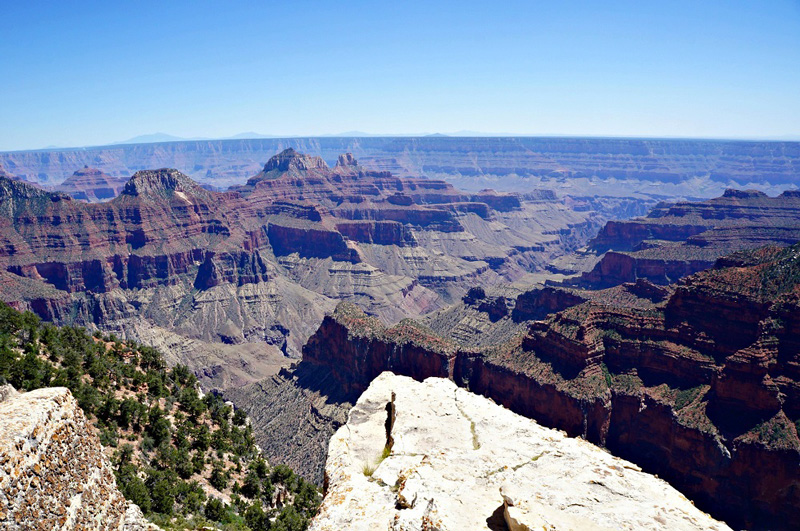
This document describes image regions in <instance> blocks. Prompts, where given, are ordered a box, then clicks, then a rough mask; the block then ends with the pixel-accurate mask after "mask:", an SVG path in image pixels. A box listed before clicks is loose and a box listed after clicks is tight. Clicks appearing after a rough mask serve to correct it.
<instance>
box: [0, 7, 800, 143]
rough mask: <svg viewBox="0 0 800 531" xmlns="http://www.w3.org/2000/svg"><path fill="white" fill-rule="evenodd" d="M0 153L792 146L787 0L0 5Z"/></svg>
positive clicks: (794, 60) (799, 62) (794, 80)
mask: <svg viewBox="0 0 800 531" xmlns="http://www.w3.org/2000/svg"><path fill="white" fill-rule="evenodd" d="M0 20H2V29H0V72H2V83H0V150H10V149H27V148H39V147H43V146H47V145H59V146H80V145H92V144H103V143H108V142H113V141H118V140H124V139H127V138H130V137H133V136H137V135H141V134H148V133H155V132H164V133H168V134H172V135H177V136H182V137H195V136H204V137H222V136H229V135H233V134H236V133H240V132H244V131H256V132H259V133H264V134H280V135H315V134H328V133H339V132H343V131H351V130H359V131H367V132H370V133H422V132H428V133H432V132H453V131H458V130H472V131H482V132H490V133H514V134H534V135H547V134H574V135H597V136H599V135H631V136H687V137H725V138H730V137H743V138H763V137H795V138H799V137H800V1H798V0H794V1H779V0H775V1H770V0H765V1H758V2H757V1H736V0H725V1H714V0H703V1H698V0H692V1H682V0H677V1H672V0H671V1H659V2H656V1H649V0H638V1H631V2H628V1H616V0H607V1H603V2H600V1H594V2H573V1H565V2H555V1H548V2H538V1H523V2H512V1H501V2H488V1H484V2H470V1H468V0H461V1H457V2H437V1H432V0H427V1H423V2H416V1H404V2H378V1H375V2H358V1H350V2H305V1H292V2H287V1H280V2H273V1H263V0H262V1H259V2H234V1H230V2H206V1H192V2H178V1H158V2H150V1H138V2H108V1H102V2H81V1H80V0H74V1H63V0H62V1H59V2H37V1H35V0H3V1H2V2H0Z"/></svg>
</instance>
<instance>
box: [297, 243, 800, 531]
mask: <svg viewBox="0 0 800 531" xmlns="http://www.w3.org/2000/svg"><path fill="white" fill-rule="evenodd" d="M798 257H800V248H798V246H793V247H790V248H788V249H785V250H780V249H778V248H770V249H765V250H762V251H757V252H751V253H749V254H740V255H735V256H733V257H730V258H728V259H726V261H725V262H723V263H721V264H720V265H719V267H718V268H715V269H712V270H710V271H707V272H703V273H700V274H696V275H694V276H691V277H689V278H688V279H686V280H685V281H684V282H682V283H681V284H680V285H678V286H672V287H669V288H660V287H658V286H654V285H652V284H648V283H645V282H643V281H640V282H637V283H636V284H628V285H624V286H619V287H616V288H612V289H609V290H604V291H599V292H584V293H583V294H584V295H585V296H586V298H587V299H589V300H587V301H586V302H583V303H581V304H577V305H575V306H572V307H570V308H568V309H566V310H564V311H561V312H559V313H557V314H555V315H552V316H550V317H548V318H547V319H546V320H544V321H539V322H535V323H533V325H531V327H530V329H529V331H528V333H527V334H526V335H525V336H524V337H518V338H514V339H512V340H510V341H509V342H508V343H506V344H504V345H493V346H491V347H489V348H485V349H481V350H476V349H470V348H467V347H464V346H463V345H460V344H458V343H456V342H454V341H451V340H447V339H443V338H442V337H439V336H437V335H436V334H434V333H433V332H432V331H431V330H429V329H426V328H425V327H422V326H420V325H418V324H416V323H413V322H408V321H405V322H403V323H400V324H399V325H397V326H395V327H391V328H386V327H384V326H382V325H381V324H380V323H379V322H377V321H375V320H373V319H370V318H368V317H367V316H366V315H364V314H363V313H361V312H359V311H358V310H357V309H355V308H353V307H347V306H341V307H340V308H338V309H337V312H336V313H335V314H334V315H333V316H331V317H328V318H326V319H325V320H324V321H323V324H322V326H321V327H320V329H319V330H318V332H317V333H316V334H315V335H314V336H312V337H311V339H310V340H309V342H308V344H307V345H306V347H305V348H304V361H303V363H304V364H306V363H308V364H311V365H315V366H318V367H325V368H326V369H327V372H328V374H329V375H330V377H332V378H334V379H335V380H337V381H338V382H339V385H340V386H341V388H342V389H344V390H346V391H348V392H350V393H352V394H358V393H360V392H363V391H364V390H366V389H367V388H368V387H369V385H370V382H371V381H372V380H373V379H374V378H376V377H377V376H378V375H379V374H380V373H381V372H383V371H386V370H389V371H393V372H395V373H398V374H403V375H407V376H411V377H413V378H415V379H417V380H422V379H425V378H428V377H443V378H449V379H451V380H453V381H455V382H456V383H457V384H459V385H460V386H463V387H465V388H467V389H469V390H471V391H473V392H476V393H479V394H483V395H485V396H487V397H489V398H491V399H493V400H495V401H496V402H498V403H500V404H503V405H505V406H506V407H509V408H510V409H511V410H513V411H515V412H517V413H520V414H522V415H525V416H526V417H529V418H533V419H536V420H537V421H539V422H541V423H542V424H544V425H547V426H552V427H556V428H559V429H562V430H565V431H566V432H567V433H568V434H569V435H571V436H581V437H584V438H586V439H588V440H589V441H592V442H595V443H597V444H601V445H604V446H606V447H607V448H608V449H610V450H611V451H612V452H613V453H614V454H615V455H619V456H621V457H624V458H626V459H630V460H631V461H633V462H635V463H637V464H638V465H640V466H642V467H643V468H644V469H645V470H646V471H648V472H651V473H657V474H658V475H659V477H662V478H665V479H667V480H668V481H669V482H670V483H671V484H673V485H674V486H675V487H677V488H678V489H680V490H681V491H682V492H684V493H685V494H687V495H689V496H690V497H691V498H692V499H693V500H694V501H695V502H696V503H697V504H698V506H699V507H701V508H702V509H704V510H707V511H709V512H710V513H711V514H712V515H715V516H717V517H718V518H722V519H725V520H726V521H729V522H730V523H732V524H734V525H736V526H745V527H770V528H786V527H787V522H791V521H795V519H797V518H799V517H800V497H798V495H797V492H799V491H800V468H799V467H798V464H797V463H798V462H800V437H798V433H797V428H796V422H797V421H798V420H799V419H800V393H798V391H797V389H798V388H800V385H799V384H798V381H800V370H798V366H800V363H799V362H798V359H797V358H798V355H800V354H798V353H800V342H799V341H798V340H797V335H796V334H797V331H798V330H800V326H798V319H797V318H796V316H797V315H800V298H798V293H799V292H800V291H798V290H800V287H798V282H799V281H800V280H799V279H800V258H798ZM730 264H736V265H735V266H730ZM485 298H486V296H485V294H482V293H477V290H476V291H475V293H471V299H474V300H475V301H479V300H483V299H485ZM765 471H768V472H765Z"/></svg>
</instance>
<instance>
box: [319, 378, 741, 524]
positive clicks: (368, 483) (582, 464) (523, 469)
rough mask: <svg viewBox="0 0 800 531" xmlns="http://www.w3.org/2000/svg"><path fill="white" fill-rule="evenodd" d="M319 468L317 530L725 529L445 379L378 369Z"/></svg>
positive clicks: (654, 484) (636, 473) (590, 448)
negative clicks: (322, 490)
mask: <svg viewBox="0 0 800 531" xmlns="http://www.w3.org/2000/svg"><path fill="white" fill-rule="evenodd" d="M391 404H393V406H392V405H391ZM387 405H388V406H387ZM392 413H393V415H392ZM392 416H393V418H394V421H393V423H392V422H391V418H392ZM387 419H390V420H387ZM387 428H391V430H390V433H389V434H388V435H390V437H389V438H388V439H387ZM387 440H388V443H387ZM389 447H391V448H390V452H389V450H388V448H389ZM385 448H386V449H387V452H388V456H387V457H385V458H383V459H382V454H384V449H385ZM325 472H326V485H327V491H326V495H325V499H324V501H323V503H322V507H321V509H320V512H319V514H318V515H317V517H316V518H315V519H314V521H313V522H312V525H311V528H310V529H311V530H312V531H325V530H331V531H332V530H340V529H350V530H356V531H357V530H365V531H366V530H381V529H386V530H392V531H401V530H402V531H410V530H422V529H425V530H434V529H438V530H463V529H492V528H495V529H497V528H503V527H504V526H508V528H509V529H511V530H513V531H516V530H528V529H546V530H572V529H574V530H585V529H631V530H632V529H636V530H639V529H674V530H680V529H686V530H689V529H692V530H696V529H713V530H720V531H721V530H725V529H729V528H728V527H727V526H726V525H725V524H723V523H721V522H718V521H716V520H714V519H712V518H711V517H709V516H708V515H707V514H705V513H703V512H702V511H700V510H698V509H696V508H695V507H694V505H693V504H692V503H691V502H690V501H689V500H687V499H686V498H685V497H684V496H683V495H682V494H680V493H679V492H678V491H676V490H675V489H674V488H672V487H671V486H670V485H668V484H667V483H666V482H665V481H663V480H660V479H658V478H656V477H654V476H652V475H649V474H645V473H643V472H642V471H641V469H639V467H637V466H636V465H634V464H632V463H630V462H628V461H625V460H623V459H619V458H617V457H614V456H612V455H610V454H609V453H607V452H606V451H604V450H602V449H601V448H598V447H597V446H594V445H592V444H590V443H588V442H586V441H584V440H581V439H573V438H569V437H567V436H566V435H564V434H563V432H560V431H557V430H552V429H548V428H544V427H542V426H539V425H538V424H537V423H536V422H534V421H532V420H530V419H527V418H524V417H521V416H519V415H517V414H515V413H512V412H511V411H509V410H507V409H505V408H504V407H502V406H499V405H497V404H495V403H494V402H492V401H490V400H488V399H486V398H484V397H481V396H478V395H474V394H472V393H469V392H468V391H465V390H463V389H460V388H458V387H456V385H455V384H454V383H453V382H451V381H449V380H445V379H441V378H429V379H427V380H425V381H424V382H423V383H420V382H416V381H414V380H412V379H411V378H407V377H404V376H396V375H394V374H392V373H389V372H385V373H383V374H381V375H380V376H379V377H378V378H376V379H375V380H374V381H373V382H372V384H371V385H370V387H369V389H367V391H366V392H364V394H363V395H362V396H361V398H360V399H359V400H358V403H357V404H356V405H355V407H353V409H352V410H351V411H350V415H349V419H348V422H347V424H345V425H344V426H342V427H341V428H340V429H339V430H338V431H337V432H336V434H335V435H334V437H333V438H332V439H331V441H330V446H329V449H328V460H327V464H326V468H325Z"/></svg>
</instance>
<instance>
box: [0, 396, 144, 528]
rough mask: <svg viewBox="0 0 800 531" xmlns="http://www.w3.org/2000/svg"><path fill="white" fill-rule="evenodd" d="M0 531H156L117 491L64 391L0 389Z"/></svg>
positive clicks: (91, 436)
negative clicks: (0, 529) (82, 530)
mask: <svg viewBox="0 0 800 531" xmlns="http://www.w3.org/2000/svg"><path fill="white" fill-rule="evenodd" d="M0 527H2V528H3V529H7V530H9V531H16V530H19V531H23V530H26V531H27V530H30V529H41V530H48V531H49V530H52V529H59V530H65V531H66V530H72V529H75V530H78V529H93V530H94V529H97V530H106V529H107V530H112V529H113V530H119V531H149V530H153V531H156V530H157V529H158V528H157V527H156V526H154V525H152V524H149V523H148V522H147V521H146V520H145V519H144V517H143V516H142V513H141V511H140V510H139V508H138V507H137V506H136V505H133V504H131V503H129V502H126V501H125V498H123V496H122V494H121V493H120V492H119V491H118V490H117V484H116V480H115V479H114V473H113V472H112V470H111V464H110V463H109V461H108V458H107V457H106V456H105V454H104V453H103V450H102V448H101V446H100V441H99V440H98V438H97V436H96V435H95V433H94V431H93V430H92V429H91V428H90V427H89V425H88V424H87V422H86V418H85V417H84V415H83V412H82V411H81V409H80V408H79V407H78V404H77V402H76V401H75V399H74V398H73V397H72V394H71V393H70V392H69V391H68V390H67V389H66V388H63V387H54V388H46V389H38V390H36V391H31V392H28V393H16V392H15V391H13V389H12V388H10V386H5V387H4V388H0Z"/></svg>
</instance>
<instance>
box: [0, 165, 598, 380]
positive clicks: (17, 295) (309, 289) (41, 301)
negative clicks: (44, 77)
mask: <svg viewBox="0 0 800 531" xmlns="http://www.w3.org/2000/svg"><path fill="white" fill-rule="evenodd" d="M79 176H82V178H87V179H88V178H89V177H91V176H95V177H97V173H96V172H95V171H94V170H89V169H84V170H82V171H81V172H80V174H79ZM401 199H402V200H401ZM480 201H488V202H489V203H491V205H493V206H490V204H489V203H487V202H480ZM0 210H1V211H2V212H4V213H5V215H4V216H3V217H2V219H0V294H2V295H3V297H4V300H5V301H6V302H8V303H10V304H12V305H13V306H14V307H15V308H18V309H29V310H32V311H34V312H35V313H37V314H38V315H40V316H41V317H43V318H44V319H46V320H50V321H55V322H56V323H60V324H77V325H81V326H89V327H99V328H102V329H104V330H106V331H113V332H114V333H116V334H118V335H120V336H122V337H123V338H129V339H138V340H141V341H143V342H146V343H149V344H152V345H154V346H156V347H159V348H161V349H162V350H164V351H165V353H166V354H167V356H168V359H169V360H170V361H171V362H173V363H174V362H183V363H186V364H188V365H189V366H190V367H191V368H192V369H194V370H195V371H196V372H197V374H198V375H199V376H200V377H201V379H202V381H203V384H204V385H205V386H206V387H219V388H224V387H229V386H239V385H243V384H246V383H249V382H252V381H256V380H259V379H261V378H263V377H266V376H269V375H272V374H274V373H276V372H277V371H278V370H279V369H280V368H281V367H282V366H286V365H288V363H289V361H288V359H287V356H288V357H295V358H296V357H298V356H299V352H300V349H301V348H302V345H303V344H304V343H305V341H306V339H307V338H308V337H309V336H310V335H311V334H312V333H313V331H314V330H315V329H316V327H317V326H318V324H319V323H320V322H321V320H322V318H323V315H324V314H325V312H326V311H331V310H333V308H334V306H335V304H336V302H337V301H340V300H347V301H350V302H354V303H357V304H359V305H362V306H363V307H364V308H365V309H366V310H367V311H369V312H370V313H373V314H375V315H379V316H380V317H381V318H383V319H385V320H386V321H388V322H396V321H398V320H400V319H402V318H405V317H412V316H418V315H421V314H424V313H427V312H429V311H431V310H435V309H437V308H441V307H443V306H444V305H446V304H447V303H448V302H450V301H452V300H454V299H457V298H458V297H460V296H461V295H462V294H463V291H465V290H466V287H467V286H468V285H472V284H483V285H491V284H494V283H497V282H500V281H505V280H515V279H518V278H521V277H523V276H525V275H527V274H528V273H529V271H532V270H537V269H541V268H542V267H543V265H544V264H546V263H547V262H548V261H549V260H550V259H551V258H552V257H554V256H558V255H560V254H563V253H565V252H567V251H569V250H570V249H572V248H574V247H576V246H579V245H581V244H583V243H584V242H585V241H586V240H587V239H588V237H589V236H590V235H591V233H592V232H593V230H594V229H595V228H596V227H598V226H599V225H600V223H601V222H602V221H603V220H604V219H603V217H602V216H600V215H598V214H595V213H593V212H580V213H579V212H575V211H573V210H572V209H570V208H568V207H567V206H566V205H565V204H564V202H563V201H560V200H553V199H547V198H545V199H544V200H541V199H539V200H537V201H530V202H526V201H522V200H521V199H520V197H518V196H517V195H514V194H501V193H493V192H490V191H484V192H481V193H479V194H468V193H465V192H461V191H459V190H456V189H455V188H454V187H452V186H451V185H449V184H447V183H445V182H444V181H436V180H428V179H413V178H408V177H403V178H400V177H396V176H392V175H391V174H390V173H389V172H385V171H381V172H376V171H371V170H367V169H365V168H363V167H361V166H359V164H358V162H357V161H356V159H355V158H354V157H353V156H352V155H350V154H344V155H342V157H341V160H340V161H339V163H338V165H337V166H336V167H334V168H332V169H331V168H329V167H328V166H327V164H326V163H325V162H324V161H323V160H322V159H320V158H319V157H311V156H308V155H304V154H301V153H298V152H296V151H294V150H292V149H287V150H285V151H283V152H281V153H280V154H278V155H276V156H274V157H273V158H271V159H270V160H269V161H268V162H267V163H266V164H265V165H264V167H263V170H262V171H261V172H260V173H259V174H257V175H256V176H254V177H253V178H252V179H250V181H249V182H248V184H247V185H244V186H242V187H239V188H238V189H237V191H232V192H224V193H222V192H213V191H210V190H207V189H204V188H203V187H201V186H200V185H198V183H196V182H195V181H193V180H192V179H190V178H189V177H187V176H186V175H184V174H182V173H181V172H179V171H177V170H172V169H160V170H142V171H138V172H136V174H134V176H133V177H132V178H131V179H130V180H129V181H128V182H127V183H125V186H124V188H123V190H122V192H121V193H120V194H119V195H118V196H117V197H115V198H114V199H113V200H110V201H107V202H104V203H94V204H87V203H86V202H84V201H78V200H74V199H73V198H72V197H70V196H69V195H67V194H63V193H49V192H45V191H43V190H39V189H36V188H33V187H31V186H28V185H26V184H25V183H22V182H20V181H12V180H8V179H2V178H0ZM232 344H233V345H243V347H242V348H235V349H234V348H232V347H231V345H232Z"/></svg>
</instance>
